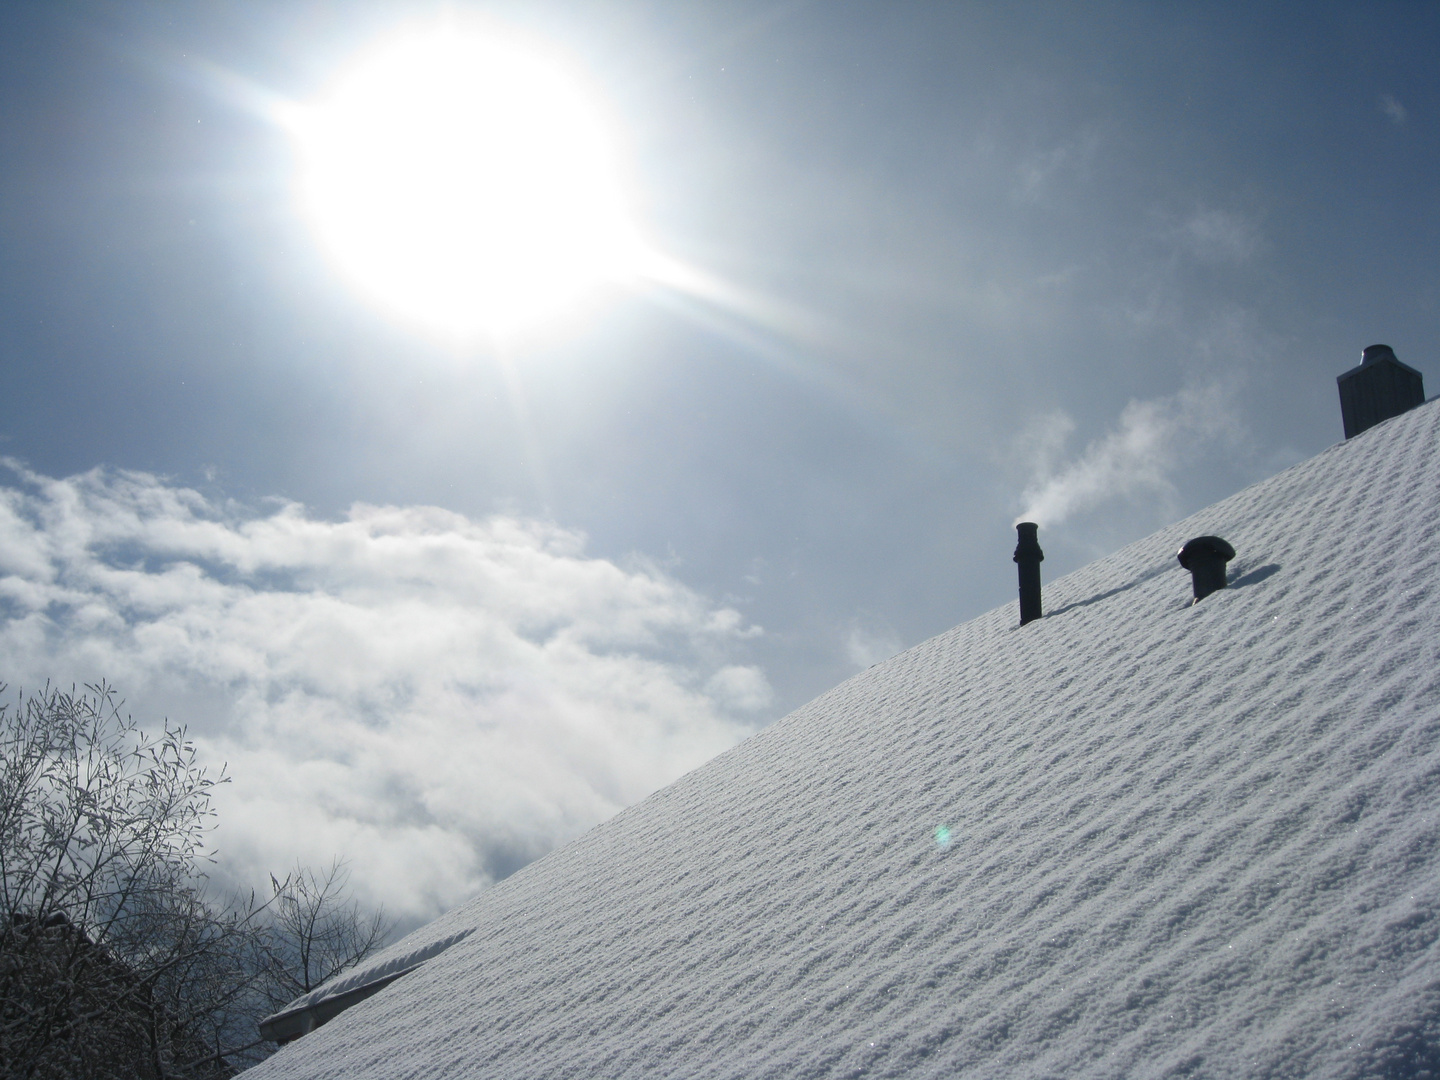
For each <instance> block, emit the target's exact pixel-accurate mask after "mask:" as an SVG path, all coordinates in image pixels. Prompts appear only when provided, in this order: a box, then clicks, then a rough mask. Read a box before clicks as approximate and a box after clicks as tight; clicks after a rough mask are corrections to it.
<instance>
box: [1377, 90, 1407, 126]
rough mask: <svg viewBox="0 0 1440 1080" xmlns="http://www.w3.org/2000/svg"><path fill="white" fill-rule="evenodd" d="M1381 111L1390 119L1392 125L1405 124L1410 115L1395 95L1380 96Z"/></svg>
mask: <svg viewBox="0 0 1440 1080" xmlns="http://www.w3.org/2000/svg"><path fill="white" fill-rule="evenodd" d="M1380 111H1381V112H1383V113H1384V114H1385V115H1386V116H1388V117H1389V118H1390V122H1391V123H1392V124H1403V123H1405V120H1406V119H1407V118H1408V117H1409V115H1410V114H1409V113H1408V112H1406V110H1405V106H1404V105H1401V104H1400V102H1399V100H1398V99H1397V98H1396V97H1395V96H1394V95H1393V94H1382V95H1380Z"/></svg>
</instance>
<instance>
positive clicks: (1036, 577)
mask: <svg viewBox="0 0 1440 1080" xmlns="http://www.w3.org/2000/svg"><path fill="white" fill-rule="evenodd" d="M1015 531H1016V532H1017V533H1018V534H1019V536H1020V542H1019V543H1017V544H1016V545H1015V563H1016V565H1018V566H1019V567H1020V625H1021V626H1024V625H1025V624H1026V623H1027V622H1034V621H1035V620H1036V619H1038V618H1040V615H1041V612H1040V564H1041V563H1042V562H1044V561H1045V552H1043V551H1041V550H1040V540H1039V538H1038V536H1037V534H1038V533H1039V531H1040V526H1039V525H1036V524H1035V522H1033V521H1022V522H1020V523H1019V524H1018V525H1016V526H1015Z"/></svg>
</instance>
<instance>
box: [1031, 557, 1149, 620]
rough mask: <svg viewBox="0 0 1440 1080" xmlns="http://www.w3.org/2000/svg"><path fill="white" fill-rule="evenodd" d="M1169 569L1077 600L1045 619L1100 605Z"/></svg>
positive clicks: (1047, 613)
mask: <svg viewBox="0 0 1440 1080" xmlns="http://www.w3.org/2000/svg"><path fill="white" fill-rule="evenodd" d="M1169 569H1170V567H1169V566H1168V565H1167V566H1157V567H1156V568H1155V569H1154V570H1151V571H1149V572H1148V573H1145V574H1141V575H1140V576H1139V577H1137V578H1136V579H1135V580H1134V581H1130V582H1126V583H1125V584H1124V585H1121V586H1119V587H1118V588H1114V589H1107V590H1106V591H1105V592H1102V593H1096V594H1095V595H1094V596H1087V597H1086V598H1085V599H1084V600H1076V601H1074V602H1073V603H1069V604H1066V605H1065V606H1064V607H1058V608H1056V609H1055V610H1054V611H1047V612H1046V613H1045V617H1046V618H1047V619H1053V618H1054V617H1055V616H1056V615H1064V614H1065V612H1067V611H1073V610H1074V609H1075V608H1081V607H1089V606H1090V605H1091V604H1098V603H1099V602H1100V601H1101V600H1109V599H1110V597H1112V596H1119V595H1120V594H1121V593H1122V592H1128V591H1129V590H1131V589H1133V588H1135V586H1136V585H1143V584H1145V582H1147V581H1149V580H1150V579H1151V578H1157V577H1159V576H1160V575H1161V574H1163V573H1166V572H1167V571H1168V570H1169Z"/></svg>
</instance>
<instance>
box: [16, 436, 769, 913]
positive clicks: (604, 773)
mask: <svg viewBox="0 0 1440 1080" xmlns="http://www.w3.org/2000/svg"><path fill="white" fill-rule="evenodd" d="M6 464H7V468H8V470H9V475H8V479H9V480H10V481H11V483H9V484H0V664H3V669H0V679H3V680H4V681H6V682H8V683H9V684H10V686H11V693H13V692H14V691H15V690H16V689H17V688H18V687H20V686H24V687H27V688H28V687H37V686H38V684H39V683H41V682H43V681H44V680H45V679H47V678H50V679H55V680H57V681H61V682H63V683H66V684H68V683H70V682H71V681H87V680H88V681H93V680H95V679H98V678H101V677H104V678H106V679H108V680H109V681H110V682H112V683H114V684H115V685H117V686H118V687H119V688H120V690H121V691H122V693H124V694H125V695H126V696H127V698H128V708H129V709H130V710H131V711H133V712H134V713H135V715H136V717H137V719H140V720H141V722H142V723H147V722H150V723H158V721H159V719H160V714H161V713H165V714H168V715H169V716H170V717H171V719H172V720H176V721H181V722H187V723H188V724H189V725H190V728H191V731H192V734H193V735H195V736H196V738H197V741H198V743H199V744H200V746H201V749H202V752H203V753H204V755H205V757H206V758H207V760H208V761H210V762H211V764H212V766H215V767H218V766H219V765H220V764H221V763H222V762H228V768H229V772H230V774H231V775H232V776H233V777H234V782H233V783H232V784H230V785H227V786H226V787H225V788H224V789H222V797H221V800H220V823H219V828H218V831H217V834H216V839H217V843H218V846H219V849H220V866H221V869H222V870H223V871H224V872H225V874H226V875H227V876H229V877H232V878H234V879H236V880H240V881H245V880H251V881H253V880H263V875H264V874H265V873H266V872H268V871H269V870H271V869H275V870H277V871H278V870H282V869H283V868H285V867H286V866H287V865H288V864H289V863H290V862H291V861H292V860H293V859H295V858H300V859H302V860H304V861H307V862H311V863H323V862H325V861H327V860H328V859H330V858H331V856H332V855H335V854H339V855H343V856H345V857H347V858H349V859H350V861H351V865H352V868H353V871H354V876H353V878H352V882H353V884H354V885H355V886H356V887H357V889H358V891H359V892H360V894H361V896H362V898H363V899H365V900H367V901H369V902H372V903H374V902H383V903H385V904H386V905H387V907H389V908H390V909H391V910H392V911H393V912H394V913H396V914H397V915H399V916H400V917H401V918H402V919H405V920H410V919H418V918H424V917H428V916H430V915H433V914H435V913H436V912H437V911H439V910H441V909H443V908H445V907H447V906H449V905H452V904H454V903H456V902H458V901H459V900H461V899H463V898H465V897H466V896H468V895H470V894H472V893H474V892H475V891H477V890H478V889H480V888H482V887H484V886H485V885H486V884H487V883H489V882H491V881H493V880H495V879H496V878H497V877H500V876H503V875H504V874H506V873H509V872H510V871H512V870H514V869H516V868H517V867H519V866H520V865H522V864H524V863H525V862H528V861H529V860H531V859H533V858H536V857H537V856H539V855H541V854H543V853H544V852H546V851H547V850H549V849H550V848H552V847H553V846H555V845H556V844H558V843H560V842H562V841H564V840H565V839H567V838H569V837H571V836H573V835H575V834H576V833H578V832H580V831H581V830H583V829H585V828H586V827H588V826H590V825H592V824H594V823H596V822H598V821H601V820H603V819H605V818H607V817H609V816H611V815H613V814H614V813H615V812H616V811H618V810H619V809H621V808H623V807H624V806H626V805H629V804H630V803H633V802H635V801H636V800H638V799H640V798H642V797H644V796H645V795H646V794H648V793H649V792H651V791H653V790H655V789H656V788H658V787H660V786H662V785H664V784H665V783H667V782H669V781H670V780H672V779H674V778H675V777H676V776H678V775H680V774H681V773H683V772H685V771H686V770H688V769H691V768H693V767H695V766H696V765H699V764H700V763H701V762H703V761H705V760H707V759H708V758H710V757H712V756H713V755H715V754H716V753H718V752H720V751H722V750H724V749H726V748H728V747H729V746H731V745H733V744H734V743H735V742H736V741H738V740H739V739H740V738H742V737H743V736H744V735H745V734H746V733H747V732H749V731H750V730H752V728H753V725H754V724H755V722H756V720H757V718H758V716H759V714H760V712H761V710H763V709H765V708H766V707H767V706H768V705H769V704H770V699H771V694H770V687H769V684H768V682H767V681H766V678H765V675H764V673H763V672H762V671H761V670H760V669H758V668H757V667H755V666H753V665H750V664H746V663H745V662H744V651H745V643H746V641H747V639H750V638H753V637H754V636H756V635H758V634H759V633H760V631H759V629H758V628H757V627H753V626H748V625H747V624H746V622H745V620H744V619H743V618H742V617H741V615H740V614H739V613H738V612H736V611H735V610H733V609H730V608H726V607H722V606H718V605H715V604H713V603H711V602H709V601H707V600H706V599H705V598H704V597H702V596H700V595H699V594H697V593H696V592H694V591H693V590H691V589H689V588H687V587H686V586H685V585H684V584H682V583H681V582H679V581H677V580H675V579H674V578H673V577H671V576H669V575H667V574H666V573H665V572H663V571H662V570H661V569H659V568H658V567H656V566H654V565H651V564H648V563H645V562H643V561H636V562H635V563H634V564H633V565H625V566H621V565H617V564H616V563H615V562H612V561H609V560H606V559H600V558H594V557H590V556H587V555H586V554H585V551H584V538H583V537H582V536H581V535H579V534H577V533H575V532H573V531H569V530H566V529H562V528H559V527H557V526H554V525H551V524H546V523H543V522H538V521H532V520H525V519H521V518H516V517H508V516H497V517H492V518H489V519H486V520H483V521H475V520H470V519H467V518H465V517H463V516H461V515H458V514H454V513H450V512H447V511H444V510H440V509H437V508H434V507H413V506H412V507H393V506H392V507H381V506H366V505H356V506H355V507H353V508H352V509H351V510H350V512H349V514H348V515H347V516H346V517H345V518H344V519H343V520H340V521H325V520H318V519H316V518H314V517H312V516H310V515H308V514H307V513H306V511H305V510H304V508H303V507H301V506H299V505H296V504H293V503H282V502H276V503H274V504H273V505H271V506H270V507H268V508H267V509H264V510H258V511H257V510H255V509H254V508H246V507H242V506H239V505H236V504H233V503H230V502H225V501H217V500H214V499H210V498H207V497H206V496H204V495H202V494H200V493H199V492H197V491H194V490H189V489H186V488H183V487H177V486H174V485H172V484H169V483H167V482H165V481H163V480H161V479H158V478H156V477H154V476H150V475H146V474H141V473H129V472H110V471H104V470H95V471H92V472H89V473H85V474H83V475H80V476H74V477H70V478H67V479H53V478H49V477H45V476H40V475H37V474H35V473H33V472H30V471H27V470H25V469H24V468H23V467H21V466H19V465H18V464H16V463H15V462H7V463H6Z"/></svg>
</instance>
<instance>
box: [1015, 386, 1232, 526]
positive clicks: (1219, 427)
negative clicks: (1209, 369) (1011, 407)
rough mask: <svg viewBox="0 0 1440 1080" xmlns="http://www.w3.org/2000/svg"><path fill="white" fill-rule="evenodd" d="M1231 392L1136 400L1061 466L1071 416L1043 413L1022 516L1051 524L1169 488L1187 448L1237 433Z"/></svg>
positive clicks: (1033, 432) (1216, 389)
mask: <svg viewBox="0 0 1440 1080" xmlns="http://www.w3.org/2000/svg"><path fill="white" fill-rule="evenodd" d="M1229 399H1230V394H1229V392H1228V390H1227V389H1225V388H1224V387H1222V386H1219V385H1215V386H1210V387H1207V388H1204V389H1186V390H1182V391H1181V392H1180V393H1178V394H1174V395H1172V396H1170V397H1163V398H1156V399H1154V400H1151V401H1131V402H1130V403H1129V404H1127V405H1126V406H1125V408H1124V410H1123V411H1122V412H1121V414H1120V421H1119V423H1118V424H1117V425H1116V427H1115V429H1114V430H1113V431H1110V432H1108V433H1107V434H1105V435H1103V436H1101V437H1100V438H1098V439H1096V440H1094V441H1093V442H1091V443H1090V445H1089V446H1087V447H1086V448H1085V450H1084V452H1083V453H1081V454H1080V456H1079V457H1078V458H1076V459H1074V460H1073V461H1072V462H1070V463H1069V464H1068V465H1064V466H1061V467H1059V468H1057V467H1056V465H1055V462H1056V461H1057V460H1058V452H1059V449H1060V448H1062V447H1063V446H1064V444H1065V440H1066V438H1067V437H1068V436H1069V434H1070V432H1071V431H1073V430H1074V426H1075V425H1074V421H1072V420H1071V419H1070V417H1069V416H1068V415H1067V414H1066V413H1065V412H1063V411H1058V410H1057V411H1056V412H1054V413H1051V414H1049V415H1048V416H1045V417H1041V418H1040V419H1039V420H1037V421H1035V422H1034V423H1033V424H1032V425H1031V426H1030V428H1029V429H1028V434H1029V436H1030V439H1031V443H1032V445H1034V446H1035V447H1036V448H1037V449H1036V450H1035V451H1033V452H1034V453H1035V454H1036V468H1035V473H1034V477H1033V479H1032V481H1031V483H1030V484H1029V486H1028V487H1026V489H1025V491H1024V494H1023V495H1022V496H1021V498H1022V499H1023V501H1024V504H1025V510H1024V512H1023V513H1022V514H1021V515H1020V517H1019V518H1018V519H1017V520H1019V521H1035V522H1039V523H1040V524H1041V525H1043V526H1054V525H1058V524H1060V523H1061V522H1062V521H1064V520H1065V519H1066V518H1068V517H1071V516H1072V515H1074V514H1078V513H1082V512H1085V511H1088V510H1091V509H1094V508H1095V507H1097V506H1099V505H1101V504H1103V503H1106V502H1108V501H1111V500H1115V499H1124V498H1129V497H1133V496H1135V495H1139V494H1146V495H1154V494H1161V495H1164V494H1168V493H1169V492H1170V491H1171V490H1172V485H1171V481H1170V476H1171V473H1172V472H1173V471H1174V470H1175V469H1176V467H1177V466H1178V465H1179V464H1180V461H1181V454H1182V451H1184V452H1185V453H1186V454H1191V455H1193V454H1197V453H1201V452H1204V451H1205V450H1207V449H1208V448H1210V447H1212V446H1214V445H1215V444H1216V443H1217V442H1218V441H1219V440H1221V439H1222V438H1237V437H1238V433H1237V421H1236V420H1235V416H1234V410H1233V408H1232V407H1231V403H1230V400H1229Z"/></svg>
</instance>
